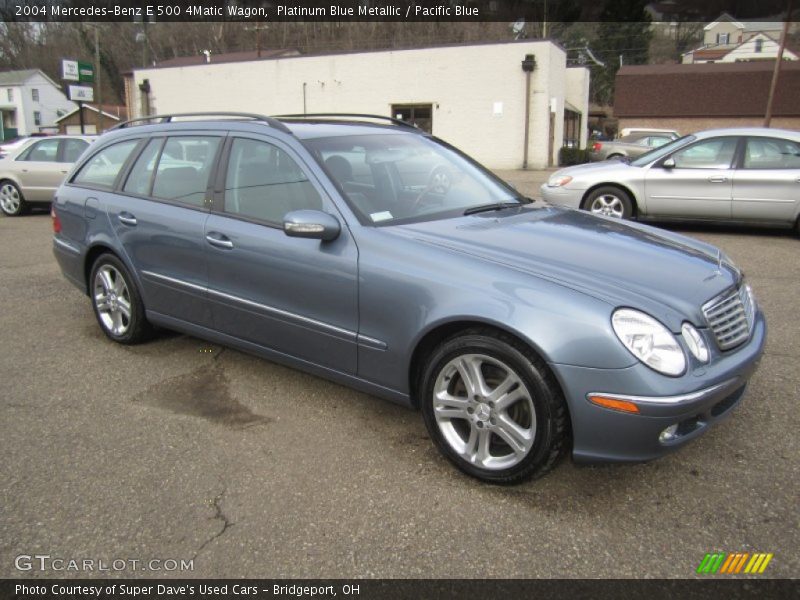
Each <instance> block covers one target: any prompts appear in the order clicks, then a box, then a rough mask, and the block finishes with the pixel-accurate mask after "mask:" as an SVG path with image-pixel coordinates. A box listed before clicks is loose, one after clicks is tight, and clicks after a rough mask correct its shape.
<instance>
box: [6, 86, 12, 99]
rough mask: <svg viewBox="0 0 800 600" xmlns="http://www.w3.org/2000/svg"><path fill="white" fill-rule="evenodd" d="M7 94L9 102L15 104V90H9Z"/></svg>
mask: <svg viewBox="0 0 800 600" xmlns="http://www.w3.org/2000/svg"><path fill="white" fill-rule="evenodd" d="M6 94H8V101H9V102H13V101H14V90H12V89H11V88H8V89H7V90H6Z"/></svg>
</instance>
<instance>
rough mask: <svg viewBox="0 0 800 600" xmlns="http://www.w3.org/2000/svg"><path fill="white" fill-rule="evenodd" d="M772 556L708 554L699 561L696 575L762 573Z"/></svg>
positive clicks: (746, 553)
mask: <svg viewBox="0 0 800 600" xmlns="http://www.w3.org/2000/svg"><path fill="white" fill-rule="evenodd" d="M773 556H774V555H773V554H772V553H769V554H767V553H755V554H752V555H751V554H750V553H749V552H732V553H730V554H728V553H726V552H714V553H708V554H706V555H705V556H704V557H703V560H702V561H700V565H699V566H698V567H697V573H702V574H711V575H714V574H717V573H719V574H728V575H736V574H739V573H750V574H756V573H763V572H764V570H765V569H766V568H767V565H768V564H769V562H770V561H771V560H772V557H773ZM745 565H746V566H745Z"/></svg>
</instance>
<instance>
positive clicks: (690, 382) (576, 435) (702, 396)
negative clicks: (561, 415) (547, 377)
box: [551, 312, 767, 462]
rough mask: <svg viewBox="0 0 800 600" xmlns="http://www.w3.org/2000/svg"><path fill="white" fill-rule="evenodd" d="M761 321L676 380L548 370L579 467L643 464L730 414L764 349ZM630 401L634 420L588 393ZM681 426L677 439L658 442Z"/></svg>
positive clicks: (638, 371)
mask: <svg viewBox="0 0 800 600" xmlns="http://www.w3.org/2000/svg"><path fill="white" fill-rule="evenodd" d="M766 332H767V327H766V321H765V319H764V316H763V314H762V313H761V312H758V313H757V315H756V320H755V324H754V327H753V333H752V335H751V337H750V340H749V341H748V342H746V343H745V344H744V345H743V346H740V347H738V348H736V349H735V350H733V351H731V352H729V353H726V354H725V355H722V356H719V357H718V358H717V359H716V360H714V361H712V363H710V364H708V365H704V366H702V367H700V366H697V367H695V368H693V369H691V370H690V371H688V372H687V373H686V374H684V375H683V376H681V377H677V378H672V377H666V376H664V375H660V374H659V373H656V372H655V371H653V370H652V369H650V368H648V367H646V366H645V365H643V364H636V365H634V366H632V367H628V368H626V369H591V368H586V367H576V366H572V365H559V364H553V365H551V366H552V367H553V370H554V371H555V373H556V376H557V377H558V379H559V380H560V382H561V385H562V389H563V390H564V393H565V396H566V398H567V402H568V404H569V410H570V416H571V418H572V433H573V458H574V459H575V460H576V461H577V462H641V461H647V460H652V459H654V458H658V457H660V456H663V455H664V454H667V453H669V452H671V451H674V450H676V449H678V448H680V447H681V446H683V445H684V444H686V443H688V442H689V441H691V440H693V439H695V438H697V437H698V436H700V435H702V434H703V433H704V432H705V431H707V430H708V428H709V427H710V426H712V425H714V424H716V423H718V422H719V421H721V420H723V419H725V418H726V417H727V416H729V415H730V413H731V412H732V409H733V408H734V407H735V406H737V405H738V404H739V402H740V401H741V400H742V398H743V397H744V394H745V389H746V386H747V382H748V380H749V379H750V376H751V375H752V374H753V372H754V371H755V370H756V368H757V366H758V361H759V359H760V358H761V354H762V352H763V350H764V344H765V343H766ZM598 392H599V393H603V394H608V395H611V396H614V397H627V398H628V399H629V400H630V401H631V402H633V403H634V404H636V405H637V407H638V408H639V411H640V412H639V413H638V414H632V413H626V412H621V411H616V410H612V409H608V408H604V407H600V406H597V405H595V404H592V403H591V402H589V400H588V399H587V397H588V395H590V394H593V393H598ZM672 425H678V428H677V431H676V435H675V436H674V437H672V438H671V439H668V440H662V439H660V438H659V436H660V434H661V432H663V431H664V430H665V429H666V428H668V427H670V426H672Z"/></svg>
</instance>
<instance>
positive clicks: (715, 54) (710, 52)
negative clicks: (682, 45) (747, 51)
mask: <svg viewBox="0 0 800 600" xmlns="http://www.w3.org/2000/svg"><path fill="white" fill-rule="evenodd" d="M732 50H733V48H698V49H697V50H692V52H690V53H687V54H691V55H692V59H693V60H719V59H720V58H722V57H723V56H725V55H726V54H728V53H729V52H731V51H732Z"/></svg>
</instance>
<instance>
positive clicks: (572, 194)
mask: <svg viewBox="0 0 800 600" xmlns="http://www.w3.org/2000/svg"><path fill="white" fill-rule="evenodd" d="M539 192H540V193H541V195H542V199H543V200H544V201H545V202H547V203H548V204H556V205H558V206H568V207H569V208H580V207H581V201H582V200H583V194H584V192H585V190H572V189H569V188H567V187H563V186H562V187H550V186H548V185H547V184H546V183H544V184H542V187H540V188H539Z"/></svg>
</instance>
